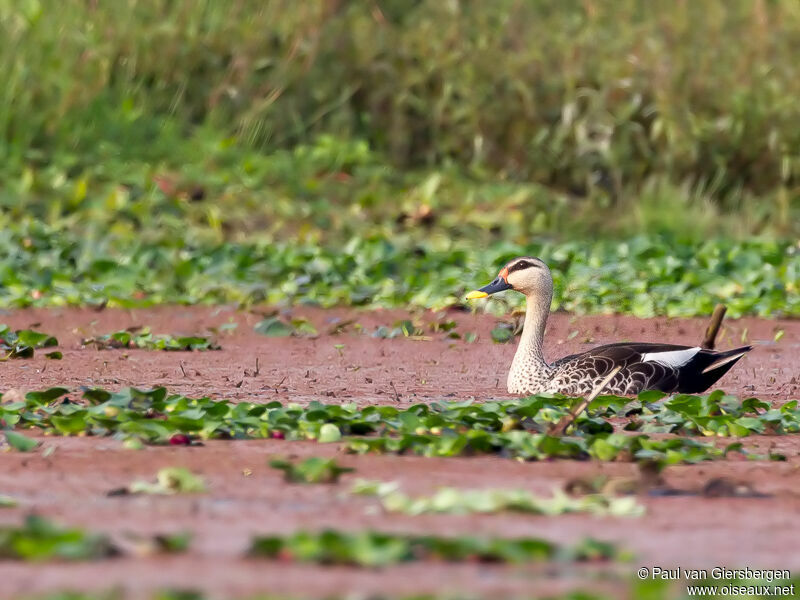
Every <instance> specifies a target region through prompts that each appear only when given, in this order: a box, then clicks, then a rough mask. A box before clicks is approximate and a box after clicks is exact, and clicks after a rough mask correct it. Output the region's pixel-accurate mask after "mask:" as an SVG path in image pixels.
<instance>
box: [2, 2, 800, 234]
mask: <svg viewBox="0 0 800 600" xmlns="http://www.w3.org/2000/svg"><path fill="white" fill-rule="evenodd" d="M190 8H193V5H192V4H191V3H190V2H188V1H182V2H172V3H162V2H155V1H153V0H139V1H137V2H130V3H125V4H124V5H121V6H116V5H114V6H111V5H108V6H106V5H104V4H101V5H97V6H95V5H92V4H86V3H85V2H80V1H78V0H70V1H68V2H65V3H62V4H60V5H58V6H56V7H49V6H48V7H46V6H45V5H44V4H41V3H21V4H20V3H11V4H9V5H8V6H7V7H5V8H3V10H2V14H1V15H0V17H2V22H3V33H4V37H5V38H6V40H7V43H6V44H4V45H3V48H2V50H1V51H0V61H2V64H3V65H4V66H5V69H4V86H3V88H4V89H5V90H6V92H5V94H4V95H3V97H2V99H0V135H2V138H1V139H3V141H4V142H5V143H4V148H5V150H4V153H3V155H0V158H2V162H4V163H11V164H19V163H23V164H35V165H40V164H42V165H50V164H52V162H53V161H52V157H53V155H54V154H60V155H62V156H61V158H60V160H61V162H63V163H64V164H65V165H66V166H67V167H68V168H70V169H71V170H72V172H78V173H81V172H82V170H83V169H85V168H87V167H88V166H89V165H93V164H97V165H103V166H101V167H99V168H98V170H101V171H107V170H110V169H112V168H113V167H114V166H116V165H114V164H113V163H112V164H111V165H106V163H108V162H111V161H113V162H116V163H124V162H125V161H126V160H127V159H129V158H130V157H132V156H134V157H137V158H145V159H147V160H150V161H158V160H163V161H170V159H172V161H174V162H177V163H180V160H181V158H179V157H173V155H172V151H173V150H174V147H175V146H176V145H182V146H184V148H182V154H185V155H188V156H190V157H192V158H193V159H194V161H195V164H194V165H193V168H192V171H194V172H202V171H203V166H204V165H203V162H202V159H203V158H204V156H205V153H206V152H207V148H206V147H204V145H203V144H201V143H198V142H197V141H195V140H191V139H190V140H187V139H186V138H187V137H190V136H191V134H192V132H194V133H195V135H196V136H197V137H201V138H202V136H204V135H205V136H211V135H212V134H213V137H214V140H215V142H216V143H215V145H216V146H222V147H225V146H231V145H232V144H235V143H239V144H241V145H245V146H248V147H252V148H255V149H263V148H266V149H269V150H275V149H277V148H286V147H295V146H296V145H297V144H298V143H303V142H304V143H308V142H309V141H311V140H314V139H317V138H319V137H320V135H321V134H323V135H324V134H327V135H325V136H324V137H322V138H321V139H322V141H320V142H319V143H317V144H316V145H315V146H313V147H307V146H303V147H301V148H300V149H298V150H296V151H295V152H294V153H293V158H294V159H295V160H298V161H304V162H313V163H315V164H317V165H322V166H324V167H325V168H326V170H329V171H336V172H338V173H340V174H341V175H342V178H346V177H347V176H349V175H350V174H351V173H352V172H353V171H357V170H358V169H359V168H361V167H364V166H365V164H366V165H367V166H368V165H369V161H370V152H369V149H370V147H373V148H375V149H377V150H378V151H380V152H381V153H382V154H384V155H385V156H386V157H387V158H388V159H389V160H390V161H391V162H392V163H394V164H397V165H402V166H416V165H432V164H446V163H457V164H460V165H461V166H463V167H464V168H469V169H471V170H472V171H475V172H478V173H480V172H483V171H486V170H491V171H493V172H498V173H503V174H508V175H511V176H513V177H517V178H524V179H529V180H533V181H537V182H541V183H545V184H547V185H551V186H553V187H555V188H557V189H563V190H571V191H574V192H577V193H579V194H581V195H588V196H590V197H599V198H593V200H594V202H592V204H600V203H601V202H603V201H605V202H606V203H608V202H609V201H610V200H609V196H610V197H611V198H613V197H614V194H615V192H616V191H617V190H618V189H619V188H620V187H621V186H622V182H625V183H626V184H629V185H631V184H632V185H634V186H635V187H636V188H637V191H641V190H642V188H645V189H646V188H647V185H646V182H647V181H648V180H649V179H650V178H651V177H652V174H653V173H657V174H662V177H663V179H666V180H669V181H671V182H673V183H674V184H675V185H682V186H683V187H684V188H685V192H684V193H685V195H686V196H687V197H688V198H690V199H692V200H694V201H698V203H699V202H702V200H701V199H700V198H698V196H701V195H702V194H708V195H710V196H712V197H715V198H717V199H720V200H721V201H722V202H723V203H724V204H725V205H726V206H727V207H730V208H736V207H738V206H739V205H740V204H741V203H743V196H745V194H748V193H751V194H752V193H761V194H764V195H765V196H766V197H767V198H769V199H770V200H769V201H770V202H771V203H774V204H775V205H776V206H775V212H776V213H780V210H781V209H780V205H781V203H782V202H784V203H785V202H786V201H787V200H786V199H783V200H782V199H781V193H783V194H793V193H796V191H795V190H796V185H797V177H798V154H797V148H800V140H799V139H798V134H797V131H796V128H795V127H794V124H795V123H796V122H797V119H798V108H797V103H796V102H794V99H795V98H796V97H798V95H800V87H799V86H800V84H798V81H800V76H798V67H797V61H796V56H795V51H796V48H795V46H794V32H795V31H796V30H797V28H798V27H799V26H800V12H798V10H797V7H796V6H795V4H794V3H792V2H769V3H753V2H749V1H747V0H735V1H732V2H731V1H726V0H709V1H708V2H704V3H702V5H701V4H699V3H693V2H688V3H685V4H680V5H678V6H673V5H672V3H669V4H667V5H663V6H662V5H657V6H652V7H648V8H647V10H644V9H643V8H642V6H641V4H640V3H639V2H635V1H633V0H627V1H625V2H622V3H614V4H613V6H612V5H598V4H591V5H584V4H581V3H577V2H566V3H565V2H560V1H558V0H547V1H546V2H535V3H529V2H480V3H467V4H464V3H442V2H436V1H423V2H417V3H414V4H413V6H409V5H408V4H406V3H399V2H394V1H388V0H387V1H382V2H380V3H379V4H377V5H373V4H371V3H360V2H349V3H341V4H327V3H310V4H308V3H296V2H290V1H289V0H272V1H270V2H269V3H267V4H266V5H265V7H264V8H263V10H255V7H249V8H242V9H241V10H237V11H230V10H228V9H227V6H223V5H220V6H215V5H213V4H209V5H208V6H205V7H204V10H189V9H190ZM155 21H157V22H158V23H159V27H153V26H152V23H153V22H155ZM64 31H68V32H70V35H63V32H64ZM54 40H58V41H59V43H58V44H55V43H54ZM665 57H669V60H666V59H665ZM333 136H340V137H345V138H348V139H354V138H363V139H364V140H365V141H364V142H361V141H354V142H352V143H351V144H349V145H348V146H346V147H340V146H339V145H337V144H336V143H335V142H334V141H331V139H332V138H333ZM333 139H335V138H333ZM248 167H249V165H248V164H247V163H244V165H243V169H244V170H245V173H247V171H248ZM221 179H222V178H221ZM80 181H81V178H80V176H79V177H76V180H75V181H74V182H71V183H73V185H72V186H69V188H68V189H67V190H64V192H62V193H63V195H64V196H66V198H67V199H69V200H70V201H72V202H79V201H80V200H81V199H82V198H83V196H84V195H85V185H86V184H85V183H84V184H83V186H81V185H79V184H80ZM121 181H124V180H121ZM643 182H645V183H643ZM73 187H74V189H73ZM428 187H430V188H433V189H434V190H435V187H436V185H435V184H431V185H429V186H428ZM186 195H187V197H188V198H193V197H194V198H196V197H197V196H199V195H200V194H198V193H196V192H195V190H194V189H193V188H188V189H187V190H186ZM745 197H746V196H745ZM787 222H788V221H787Z"/></svg>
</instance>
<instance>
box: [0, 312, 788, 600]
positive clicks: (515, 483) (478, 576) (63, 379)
mask: <svg viewBox="0 0 800 600" xmlns="http://www.w3.org/2000/svg"><path fill="white" fill-rule="evenodd" d="M300 315H302V316H304V317H306V318H308V319H309V320H310V321H311V322H312V323H313V324H314V326H315V327H316V329H317V330H318V331H319V335H318V336H317V337H315V338H304V337H296V338H295V337H292V338H269V337H264V336H262V335H259V334H257V333H255V332H254V331H253V325H254V324H255V323H256V322H257V321H259V320H260V319H261V318H262V317H261V316H260V315H258V314H253V313H244V312H237V311H234V310H232V309H228V308H183V307H164V308H158V309H153V310H135V311H117V310H107V311H103V312H99V313H97V312H93V311H91V310H76V309H64V310H48V311H44V310H25V311H18V312H13V313H9V314H6V315H4V316H2V317H0V321H2V322H6V323H8V324H9V325H11V326H12V327H14V328H27V327H31V326H33V327H35V328H36V329H38V330H41V331H45V332H48V333H51V334H54V335H56V336H57V337H58V339H59V341H60V346H61V349H62V350H63V353H64V358H63V360H61V361H54V360H48V359H46V358H44V352H38V351H37V355H36V357H35V358H33V359H31V360H9V361H7V362H5V363H3V365H2V372H3V380H2V387H3V389H9V388H17V389H20V390H23V391H27V390H33V389H42V388H46V387H50V386H54V385H59V386H66V387H77V386H101V387H106V388H110V389H118V388H120V387H126V386H130V385H133V386H139V387H150V386H156V385H163V386H166V387H167V388H169V389H170V390H172V391H175V392H180V393H183V394H186V395H190V396H215V397H219V398H229V399H240V400H250V401H256V402H260V401H271V400H279V401H282V402H286V401H298V402H305V401H308V400H312V399H319V400H323V401H327V402H351V401H354V402H357V403H359V404H372V403H391V404H400V405H406V404H409V403H416V402H427V401H434V400H441V399H466V398H472V397H474V398H476V399H478V400H481V399H485V398H491V397H508V394H506V392H505V385H504V384H505V376H506V370H507V368H508V365H509V363H510V361H511V357H512V355H513V353H514V344H513V342H512V343H511V344H506V345H501V344H495V343H493V342H492V340H491V337H490V331H491V329H492V328H493V327H494V325H495V323H496V319H494V318H491V317H488V316H485V315H471V314H467V313H460V312H453V313H448V314H447V315H446V316H445V317H443V318H439V317H436V316H435V315H434V314H432V313H426V314H422V315H420V316H419V320H420V321H421V322H422V324H423V328H424V329H425V336H426V337H429V338H430V339H429V340H426V341H422V340H420V341H415V340H411V339H408V338H405V337H403V336H402V335H401V336H400V337H396V338H394V339H379V338H375V337H372V336H371V335H370V334H371V333H372V332H373V331H374V330H375V329H376V328H377V327H379V326H381V325H386V326H389V327H390V328H391V327H392V326H393V325H394V323H395V322H396V321H397V320H399V319H404V318H408V315H407V314H406V313H402V312H397V311H374V312H358V311H317V310H297V311H294V313H293V316H295V317H296V316H300ZM437 319H438V320H439V321H441V320H451V319H452V320H454V321H455V322H456V323H457V325H456V328H455V331H456V332H458V333H459V334H461V336H462V339H450V338H447V337H446V334H444V333H434V332H430V331H429V330H428V326H427V323H429V322H431V321H434V320H437ZM346 321H353V323H351V324H350V325H349V326H348V327H346V328H345V331H344V332H343V333H338V334H332V333H330V331H331V330H332V329H334V328H335V327H337V326H341V325H342V324H343V323H344V322H346ZM230 322H235V323H237V324H238V327H237V328H236V329H235V330H233V332H232V333H230V334H222V335H220V336H219V338H218V341H219V343H220V344H221V345H222V350H220V351H213V352H160V351H146V350H133V349H130V350H96V349H93V348H81V347H80V341H81V339H82V338H85V337H89V336H95V335H100V334H104V333H109V332H111V331H115V330H119V329H125V328H127V327H132V326H137V325H138V326H141V325H146V326H150V327H151V329H152V331H153V332H154V333H169V334H173V335H174V334H202V333H205V332H206V330H207V329H208V328H209V327H217V328H218V327H219V326H220V325H222V324H225V323H230ZM355 322H357V323H359V324H360V325H361V328H362V331H363V332H361V333H359V332H358V330H357V328H356V327H355ZM704 327H705V321H704V320H702V319H691V320H684V319H673V320H667V319H652V320H640V319H635V318H629V317H617V316H610V317H597V316H594V317H571V316H567V315H561V314H557V315H554V316H553V318H552V320H551V323H550V325H549V331H548V338H547V340H548V341H547V344H546V348H545V351H546V354H547V356H548V357H551V358H555V357H558V356H560V355H563V354H568V353H572V352H576V351H580V350H582V349H585V348H588V347H589V346H590V345H591V344H602V343H607V342H613V341H621V340H643V341H648V340H660V341H665V342H675V343H689V344H693V343H697V342H699V339H700V338H701V337H702V334H703V330H704ZM745 329H746V330H747V332H746V337H747V340H748V341H749V342H750V343H753V344H754V345H755V349H754V350H753V352H752V353H751V354H750V355H748V356H747V357H746V358H745V359H744V360H743V361H742V362H741V363H740V364H739V365H737V366H736V368H734V369H733V371H732V372H731V373H730V374H729V375H727V376H726V377H725V378H724V379H723V380H722V382H721V387H723V388H724V389H725V390H727V391H728V392H731V393H736V394H738V395H741V396H750V395H754V396H759V397H761V398H764V399H769V400H773V401H784V400H787V399H789V398H796V397H798V396H799V395H800V384H799V383H798V381H799V380H800V375H799V373H800V322H794V321H766V320H758V319H742V320H739V321H732V320H731V321H727V322H726V324H725V328H724V329H723V331H722V332H721V335H720V338H719V344H718V345H719V347H721V348H727V347H732V346H734V345H737V344H739V343H740V342H741V339H742V337H743V335H744V333H745ZM779 330H783V331H784V333H783V335H782V336H781V337H780V339H779V341H777V342H775V341H774V338H775V336H776V332H777V331H779ZM469 332H474V333H477V335H478V337H477V341H475V342H474V343H468V342H466V341H465V340H464V339H463V336H464V334H466V333H469ZM256 358H258V367H259V368H258V372H257V373H256V372H255V371H256ZM41 439H42V440H43V446H42V447H41V449H40V450H38V451H36V452H34V453H28V454H23V453H14V452H6V453H0V494H6V495H9V496H12V497H14V498H15V499H16V500H17V501H18V502H19V506H18V507H16V508H9V509H0V523H18V522H20V521H21V520H22V518H23V517H24V515H26V514H30V513H37V514H41V515H44V516H46V517H49V518H52V519H54V520H56V521H58V522H60V523H64V524H69V525H75V526H82V527H86V528H88V529H91V530H95V531H101V532H105V533H107V534H109V535H111V536H112V538H113V539H115V540H119V541H121V542H124V541H125V540H127V539H128V536H129V534H131V533H135V534H137V535H140V536H142V535H151V534H157V533H171V532H177V531H182V530H188V531H192V532H193V543H192V545H191V547H190V549H189V551H188V553H186V554H183V555H176V556H169V557H163V556H126V557H122V558H114V559H109V560H106V561H98V562H86V563H46V564H23V563H18V562H10V561H4V560H0V598H3V599H6V598H15V597H20V596H22V595H28V594H35V593H42V592H48V591H52V590H61V589H75V590H104V589H109V588H111V587H120V588H122V589H123V590H126V591H127V592H128V593H129V594H130V597H133V598H143V597H147V595H148V594H149V592H150V591H152V590H155V589H161V588H165V587H179V588H193V589H201V590H205V591H207V592H208V593H210V594H211V595H212V597H215V598H235V597H241V596H246V595H250V594H253V593H271V594H278V595H290V596H295V597H325V596H330V595H333V594H334V593H341V594H345V593H347V592H354V591H355V592H359V593H362V594H378V593H387V594H392V595H398V596H402V595H410V594H420V593H433V592H439V593H454V594H461V595H462V596H463V595H469V596H473V597H475V596H478V597H492V598H500V597H509V596H516V597H520V596H526V597H534V596H540V595H543V594H557V593H561V592H565V591H569V590H573V589H578V588H580V589H585V590H591V591H595V592H605V593H606V594H608V595H609V596H610V597H615V598H616V597H620V598H621V597H625V596H624V595H625V590H626V589H628V588H627V586H626V585H625V584H624V583H622V581H624V578H626V577H629V576H630V575H631V574H632V573H634V572H635V570H636V569H637V568H638V567H641V566H647V567H652V566H662V567H676V566H681V567H684V568H712V567H715V566H730V567H744V566H747V567H751V568H756V567H760V568H789V569H793V570H794V571H797V572H800V538H798V536H797V535H796V527H795V523H796V515H797V514H798V510H800V478H798V477H797V473H798V468H800V436H795V435H786V436H781V437H766V436H753V437H750V438H747V439H746V440H745V444H746V445H747V446H748V447H755V448H756V449H757V450H761V451H762V452H766V450H767V449H773V450H775V451H777V452H780V453H783V454H785V455H786V457H787V461H786V462H767V461H747V460H737V459H735V458H731V459H728V460H723V461H717V462H713V463H706V464H701V465H693V466H673V467H668V468H667V469H666V471H665V474H664V475H665V479H666V482H667V484H669V485H670V486H672V487H675V488H679V489H681V490H685V491H690V492H697V491H699V490H701V489H703V487H704V486H705V485H706V484H707V483H708V482H709V481H710V480H712V479H715V478H726V479H728V480H731V481H737V482H743V483H745V484H746V485H747V486H749V487H750V488H752V489H753V490H755V491H757V492H760V493H762V494H764V496H763V497H742V498H732V497H718V498H711V497H705V496H703V495H698V494H694V495H680V496H653V495H649V494H642V495H641V496H640V498H639V501H640V502H641V503H642V504H643V505H644V506H645V508H646V514H645V516H643V517H641V518H611V517H602V518H600V517H593V516H589V515H585V514H572V515H564V516H558V517H545V516H535V515H527V514H520V513H513V512H507V513H502V514H496V515H423V516H416V517H412V516H407V515H402V514H395V513H392V514H388V513H385V512H384V511H383V510H382V509H381V507H380V505H379V503H378V501H377V500H375V499H374V498H366V497H361V496H354V495H352V494H351V493H349V490H350V486H351V485H352V483H353V481H354V479H355V478H356V477H363V478H367V479H379V480H385V481H397V482H398V483H399V484H400V485H401V487H402V489H403V490H404V491H406V492H408V493H411V494H429V493H432V492H433V491H435V490H436V488H438V487H440V486H454V487H460V488H464V489H468V488H490V487H494V488H519V489H528V490H530V491H533V492H536V493H538V494H543V495H546V494H549V493H551V492H552V491H553V490H554V489H563V488H564V486H565V485H566V484H567V483H568V482H569V481H571V480H573V479H574V478H576V477H593V476H596V475H607V476H609V477H632V476H635V475H636V467H635V465H632V464H629V463H600V462H594V461H586V462H578V461H547V462H529V463H522V462H517V461H513V460H507V459H502V458H497V457H473V458H423V457H416V456H353V455H348V454H343V453H342V452H341V450H340V448H339V447H338V445H337V444H316V443H312V442H285V441H280V440H251V441H212V442H208V443H207V444H206V445H205V446H201V447H147V448H145V449H143V450H141V451H132V450H125V449H123V448H122V447H121V445H120V443H119V442H117V441H115V440H113V439H110V438H55V437H53V438H41ZM48 448H52V450H49V451H47V452H45V450H47V449H48ZM274 456H296V457H306V456H336V457H337V459H338V460H339V462H340V463H342V464H344V465H346V466H349V467H353V468H355V469H356V472H355V473H354V474H349V475H346V476H345V477H343V478H342V480H341V481H340V483H338V484H336V485H309V486H302V485H291V484H287V483H285V482H284V480H283V478H282V474H281V473H280V472H278V471H276V470H274V469H271V468H269V467H268V465H267V462H268V460H269V459H270V458H271V457H274ZM167 466H183V467H187V468H189V469H191V470H192V471H194V472H196V473H198V474H200V475H202V476H203V477H204V479H205V480H206V482H207V487H208V491H207V492H206V493H203V494H196V495H179V496H167V497H157V496H108V495H107V492H108V491H110V490H112V489H115V488H119V487H122V486H125V485H127V484H129V483H130V482H131V481H133V480H135V479H153V478H154V477H155V474H156V472H157V470H158V469H160V468H163V467H167ZM325 527H335V528H340V529H346V530H349V531H356V530H360V529H365V528H372V529H379V530H385V531H393V532H408V533H437V534H441V535H457V534H485V535H498V536H509V537H512V536H537V537H543V538H546V539H550V540H553V541H557V542H561V543H564V544H570V543H574V542H576V541H578V540H580V539H581V538H583V537H585V536H591V537H595V538H597V539H601V540H607V541H612V542H616V543H617V544H618V545H619V546H621V547H622V548H625V549H628V550H630V551H631V553H632V554H633V556H634V558H633V560H632V561H631V562H628V563H614V564H594V565H574V564H571V565H554V564H546V565H533V566H498V565H485V564H461V565H451V564H446V563H441V562H423V563H416V564H408V565H401V566H397V567H391V568H385V569H356V568H346V567H322V566H313V565H302V564H295V563H281V562H271V561H265V560H256V559H248V558H245V557H244V553H245V551H246V549H247V547H248V543H249V541H250V538H251V536H253V535H257V534H269V533H290V532H292V531H296V530H299V529H309V530H316V529H320V528H325ZM794 571H793V572H794Z"/></svg>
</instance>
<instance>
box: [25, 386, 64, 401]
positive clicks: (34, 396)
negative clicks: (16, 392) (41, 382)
mask: <svg viewBox="0 0 800 600" xmlns="http://www.w3.org/2000/svg"><path fill="white" fill-rule="evenodd" d="M68 393H69V390H68V389H67V388H63V387H52V388H49V389H46V390H42V391H39V392H36V391H34V392H28V393H27V394H25V399H26V400H31V401H33V402H42V403H44V402H52V401H53V400H55V399H56V398H60V397H61V396H64V395H65V394H68Z"/></svg>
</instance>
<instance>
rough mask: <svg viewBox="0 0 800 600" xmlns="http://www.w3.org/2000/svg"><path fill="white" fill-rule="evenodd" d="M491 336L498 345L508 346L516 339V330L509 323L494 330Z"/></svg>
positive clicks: (502, 324)
mask: <svg viewBox="0 0 800 600" xmlns="http://www.w3.org/2000/svg"><path fill="white" fill-rule="evenodd" d="M491 335H492V340H493V341H494V342H495V343H496V344H506V343H508V342H510V341H511V340H512V339H514V329H513V327H512V326H511V325H509V324H507V323H501V324H499V325H497V327H495V328H494V329H492V331H491Z"/></svg>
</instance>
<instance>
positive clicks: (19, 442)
mask: <svg viewBox="0 0 800 600" xmlns="http://www.w3.org/2000/svg"><path fill="white" fill-rule="evenodd" d="M3 435H5V438H6V443H7V444H8V445H9V446H11V447H12V448H14V450H18V451H20V452H30V451H31V450H34V449H35V448H36V447H37V446H38V445H39V442H37V441H36V440H32V439H31V438H29V437H26V436H24V435H22V434H21V433H17V432H16V431H4V432H3Z"/></svg>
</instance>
